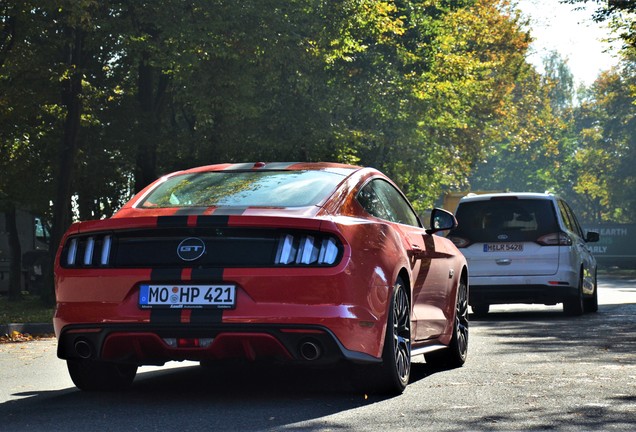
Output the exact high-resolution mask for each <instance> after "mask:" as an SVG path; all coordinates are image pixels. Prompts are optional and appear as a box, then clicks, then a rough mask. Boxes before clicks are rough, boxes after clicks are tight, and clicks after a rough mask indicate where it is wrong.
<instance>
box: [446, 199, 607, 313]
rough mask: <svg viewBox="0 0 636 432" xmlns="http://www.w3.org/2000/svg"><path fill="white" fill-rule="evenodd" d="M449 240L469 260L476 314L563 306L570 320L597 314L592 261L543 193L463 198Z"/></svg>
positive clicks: (561, 210)
mask: <svg viewBox="0 0 636 432" xmlns="http://www.w3.org/2000/svg"><path fill="white" fill-rule="evenodd" d="M455 216H456V218H457V221H458V223H459V226H458V227H457V228H456V229H455V230H453V231H452V232H451V233H450V234H449V238H450V239H451V240H452V241H453V243H455V245H456V246H457V247H458V248H460V250H461V251H462V253H463V254H464V256H465V257H466V259H467V261H468V271H469V286H470V297H469V303H470V306H471V308H472V310H473V313H474V314H475V315H485V314H487V313H488V311H489V308H490V305H491V304H509V303H539V304H546V305H554V304H558V303H563V311H564V312H565V313H566V314H569V315H581V314H583V313H584V312H596V311H597V310H598V298H597V281H596V260H595V259H594V256H592V253H591V252H590V250H589V249H588V247H587V243H590V242H596V241H598V240H599V235H598V233H596V232H592V231H590V232H587V233H586V234H584V233H583V230H582V229H581V226H580V225H579V222H578V221H577V218H576V216H575V215H574V212H573V211H572V209H571V208H570V206H569V205H568V204H567V203H566V202H565V201H564V200H563V199H561V198H559V197H558V196H555V195H552V194H543V193H496V194H484V195H475V194H469V195H468V196H465V197H463V198H462V199H461V200H460V202H459V204H458V206H457V211H456V213H455Z"/></svg>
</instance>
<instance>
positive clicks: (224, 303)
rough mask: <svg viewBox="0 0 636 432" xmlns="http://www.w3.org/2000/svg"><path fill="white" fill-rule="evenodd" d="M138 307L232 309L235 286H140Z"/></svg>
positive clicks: (234, 302) (234, 300)
mask: <svg viewBox="0 0 636 432" xmlns="http://www.w3.org/2000/svg"><path fill="white" fill-rule="evenodd" d="M139 306H140V307H141V308H144V309H150V308H172V309H200V308H221V309H232V308H234V307H235V306H236V286H234V285H141V286H140V287H139Z"/></svg>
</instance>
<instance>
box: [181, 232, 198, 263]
mask: <svg viewBox="0 0 636 432" xmlns="http://www.w3.org/2000/svg"><path fill="white" fill-rule="evenodd" d="M204 253H205V243H203V240H201V239H200V238H196V237H188V238H187V239H184V240H183V241H182V242H181V243H179V246H178V247H177V255H178V256H179V258H181V259H182V260H184V261H194V260H197V259H199V258H201V257H202V256H203V254H204Z"/></svg>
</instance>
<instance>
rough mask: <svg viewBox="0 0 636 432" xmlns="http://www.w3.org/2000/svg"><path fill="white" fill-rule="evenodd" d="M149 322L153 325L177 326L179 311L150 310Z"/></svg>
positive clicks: (179, 316)
mask: <svg viewBox="0 0 636 432" xmlns="http://www.w3.org/2000/svg"><path fill="white" fill-rule="evenodd" d="M150 322H151V323H153V324H178V323H180V322H181V309H164V308H155V309H151V310H150Z"/></svg>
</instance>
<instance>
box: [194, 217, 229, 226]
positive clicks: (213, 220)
mask: <svg viewBox="0 0 636 432" xmlns="http://www.w3.org/2000/svg"><path fill="white" fill-rule="evenodd" d="M229 220H230V218H229V217H228V216H215V215H212V216H199V217H198V218H197V227H202V228H205V227H226V226H227V225H228V222H229Z"/></svg>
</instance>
